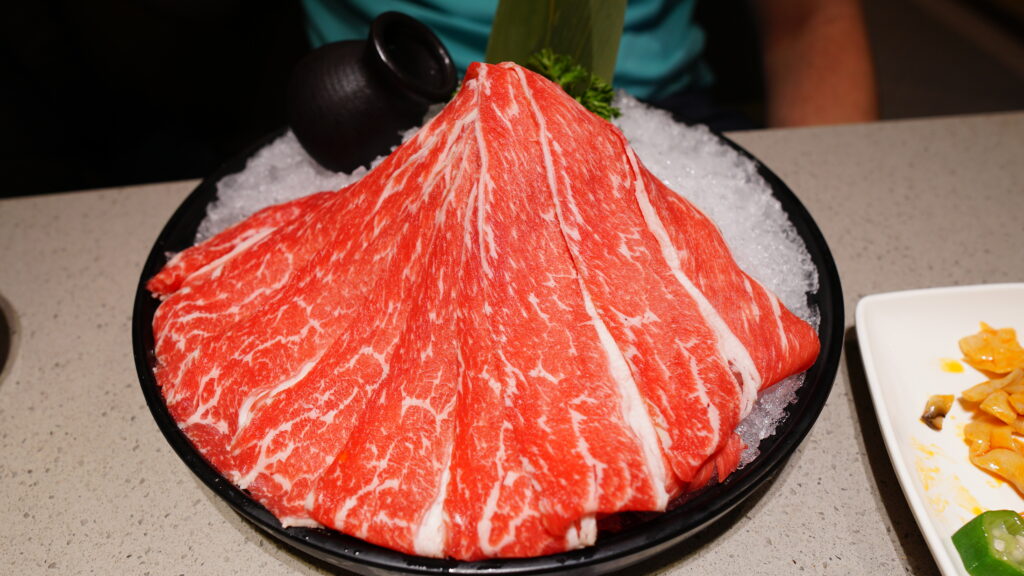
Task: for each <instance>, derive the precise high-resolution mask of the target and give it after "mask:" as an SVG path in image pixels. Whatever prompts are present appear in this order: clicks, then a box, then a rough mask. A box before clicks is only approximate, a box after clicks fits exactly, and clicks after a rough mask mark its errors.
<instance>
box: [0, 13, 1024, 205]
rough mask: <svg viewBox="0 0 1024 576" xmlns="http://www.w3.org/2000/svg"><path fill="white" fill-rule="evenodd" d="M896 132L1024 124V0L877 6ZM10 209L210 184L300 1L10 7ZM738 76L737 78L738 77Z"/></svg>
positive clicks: (296, 18)
mask: <svg viewBox="0 0 1024 576" xmlns="http://www.w3.org/2000/svg"><path fill="white" fill-rule="evenodd" d="M742 3H743V2H742V0H729V1H728V2H723V0H711V1H708V2H704V4H703V6H702V8H701V14H700V15H701V17H702V18H704V19H705V20H706V22H707V25H708V26H709V27H710V32H709V38H710V39H711V40H710V43H709V46H708V50H709V56H710V57H711V59H712V63H713V64H718V65H719V70H718V75H719V77H720V79H721V89H722V91H723V93H724V96H726V97H728V98H729V99H730V100H731V101H733V102H735V103H736V104H737V105H738V106H740V107H741V108H743V109H744V110H746V111H748V112H749V113H750V114H751V115H754V116H755V117H756V115H757V111H758V104H759V100H758V92H759V90H758V75H757V64H756V63H757V56H756V53H755V52H753V51H752V49H753V47H754V46H755V45H756V44H755V43H754V42H752V40H751V37H750V35H749V33H750V28H744V27H743V26H739V27H737V26H736V19H735V15H736V14H737V12H736V6H735V4H742ZM864 3H865V11H866V17H867V21H868V30H869V34H870V37H871V42H872V49H873V51H874V54H875V60H876V71H877V76H878V80H879V95H880V103H881V113H882V117H883V119H897V118H913V117H922V116H936V115H948V114H964V113H980V112H994V111H1003V110H1021V109H1024V35H1022V30H1024V13H1022V10H1024V8H1022V7H1021V6H1022V4H1024V3H1022V2H1020V1H1018V0H864ZM3 11H4V14H3V17H2V18H0V22H2V24H0V27H2V28H0V29H2V30H3V34H2V36H0V38H2V40H0V41H2V44H0V46H2V47H0V50H2V52H0V62H2V66H3V71H2V74H3V75H2V78H3V80H2V83H0V86H2V89H0V110H2V113H0V119H2V120H0V122H2V124H0V128H2V130H3V138H2V141H3V143H4V144H3V150H2V156H0V158H3V160H2V164H0V173H2V179H0V196H19V195H27V194H40V193H48V192H57V191H66V190H80V189H88V188H99V187H107V186H119V185H126V184H138V183H144V182H157V181H165V180H178V179H184V178H197V177H202V176H204V175H205V174H207V173H209V172H211V171H212V170H213V169H215V168H216V167H217V166H218V165H219V164H220V163H221V162H223V161H224V160H226V159H227V158H229V157H230V156H232V155H234V154H236V153H237V152H238V151H239V150H241V149H243V148H245V147H246V145H247V144H249V143H251V142H253V141H254V140H256V139H257V138H259V137H261V136H263V135H264V134H266V133H268V132H270V131H271V130H274V129H277V128H279V127H281V126H283V125H284V123H285V120H284V99H285V85H286V81H287V78H288V74H289V71H290V69H291V66H292V64H293V63H294V62H295V61H296V60H297V59H298V58H299V57H301V55H302V54H304V53H305V52H306V51H308V49H309V47H308V45H307V42H306V38H305V34H304V30H303V24H302V12H301V8H300V6H299V3H298V1H297V0H277V1H272V0H250V1H243V0H208V1H204V0H133V1H129V0H90V1H88V2H81V1H78V2H73V1H70V0H65V1H53V0H51V1H36V2H15V3H8V5H7V6H5V8H4V9H3ZM730 70H731V71H732V73H731V74H730V73H729V71H730Z"/></svg>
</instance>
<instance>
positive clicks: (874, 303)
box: [856, 284, 1024, 576]
mask: <svg viewBox="0 0 1024 576" xmlns="http://www.w3.org/2000/svg"><path fill="white" fill-rule="evenodd" d="M856 322H857V339H858V341H859V343H860V349H861V354H862V355H863V359H864V368H865V373H866V375H867V380H868V386H869V388H870V390H871V398H872V401H873V402H874V406H875V413H876V414H877V415H878V424H879V426H880V427H881V430H882V436H883V438H884V439H885V445H886V448H887V449H888V451H889V458H890V459H891V460H892V465H893V468H895V470H896V476H897V477H898V478H899V481H900V485H901V486H902V487H903V493H904V494H905V495H906V497H907V501H908V502H909V504H910V508H911V510H912V511H913V513H914V516H915V518H916V519H917V524H918V525H919V526H920V527H921V532H922V533H923V534H924V537H925V540H926V541H927V542H928V547H929V548H930V549H931V551H932V554H933V555H934V556H935V561H936V563H937V564H938V565H939V569H940V570H941V571H942V573H943V574H945V575H947V576H951V575H954V574H963V575H965V576H966V574H967V572H966V571H965V570H964V568H963V564H961V563H960V556H959V554H957V551H956V548H955V547H954V546H953V542H952V540H951V539H950V538H951V536H952V535H953V533H954V532H956V531H957V530H958V529H959V528H960V527H961V526H963V525H964V523H966V522H967V521H968V520H970V519H971V518H973V517H974V516H976V515H977V514H979V513H981V512H983V511H985V510H993V509H1010V510H1017V511H1021V510H1024V499H1022V498H1021V497H1020V495H1018V494H1017V492H1016V491H1015V490H1014V489H1013V487H1012V486H1010V485H1008V484H1006V483H1005V482H1001V481H999V480H997V479H995V478H994V477H992V476H990V475H988V474H986V473H984V472H982V471H981V470H978V469H977V468H975V467H974V466H973V465H972V464H971V463H970V462H969V461H968V456H967V444H966V443H964V440H963V428H964V426H965V425H966V424H967V422H969V415H968V413H967V412H966V411H965V410H964V409H963V407H962V406H961V405H960V403H959V402H955V403H954V406H953V409H952V411H950V413H949V415H948V416H947V417H946V420H945V424H944V425H943V428H942V430H941V431H936V430H932V429H931V428H929V427H927V426H926V425H925V424H924V423H923V422H921V420H920V417H921V412H922V411H923V410H924V406H925V403H926V402H927V400H928V397H929V396H931V395H933V394H954V395H956V396H957V398H959V396H960V393H961V392H962V391H963V390H965V389H967V388H969V387H970V386H973V385H974V384H977V383H978V382H982V381H984V380H985V379H986V378H985V376H984V375H982V374H981V373H980V372H978V371H976V370H975V369H973V368H971V367H970V366H968V365H967V364H965V363H964V362H963V361H962V355H961V353H960V348H959V345H958V343H959V341H960V339H961V338H963V337H964V336H967V335H969V334H974V333H975V332H977V331H978V329H979V323H980V322H985V323H987V324H989V325H991V326H992V327H995V328H1003V327H1012V328H1015V329H1016V330H1017V333H1018V337H1024V284H990V285H982V286H960V287H952V288H933V289H927V290H911V291H906V292H892V293H888V294H875V295H872V296H867V297H865V298H863V299H861V301H860V302H859V303H858V304H857V318H856ZM950 360H955V361H958V362H959V363H960V364H961V365H962V366H963V368H964V370H963V372H961V373H955V372H950V371H949V370H948V368H947V367H944V364H945V363H946V362H948V361H950Z"/></svg>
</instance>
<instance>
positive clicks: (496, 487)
mask: <svg viewBox="0 0 1024 576" xmlns="http://www.w3.org/2000/svg"><path fill="white" fill-rule="evenodd" d="M149 288H150V290H152V291H153V292H154V294H156V295H157V296H159V297H160V298H162V299H163V302H162V304H161V306H160V308H159V310H158V312H157V315H156V318H155V319H154V333H155V336H156V355H157V367H156V375H157V379H158V381H159V383H160V385H161V388H162V391H163V393H164V397H165V399H166V402H167V406H168V408H169V410H170V412H171V414H172V415H173V416H174V418H175V419H176V421H177V422H178V423H179V425H180V426H181V428H182V430H183V431H184V432H185V434H186V435H187V436H188V437H189V438H190V439H191V441H192V442H193V444H194V445H195V446H196V448H197V449H198V450H199V451H200V452H201V453H202V454H203V455H204V457H206V458H207V460H209V461H210V462H211V463H212V464H213V465H214V466H215V467H216V468H217V469H218V470H220V471H221V473H223V474H224V475H225V476H226V477H228V478H229V479H231V480H232V481H234V482H235V483H236V484H237V485H238V486H240V487H242V488H244V489H247V490H249V492H250V493H251V494H252V495H253V497H254V498H256V499H257V500H259V501H260V502H261V503H263V504H264V505H265V506H266V507H267V508H268V509H269V510H270V511H271V512H273V513H274V514H275V515H276V516H277V517H278V518H279V519H280V520H281V521H282V523H283V524H285V525H324V526H328V527H331V528H334V529H337V530H339V531H341V532H344V533H347V534H351V535H354V536H356V537H359V538H362V539H365V540H367V541H369V542H372V543H375V544H379V545H381V546H386V547H389V548H392V549H395V550H398V551H401V552H405V553H409V554H416V555H422V556H437V557H441V556H448V557H453V558H458V559H466V560H469V559H479V558H485V557H518V556H534V555H541V554H548V553H554V552H559V551H564V550H568V549H573V548H578V547H582V546H586V545H589V544H592V543H593V542H594V540H595V538H596V535H597V520H598V519H599V518H601V517H604V516H607V515H609V514H614V513H616V512H621V511H630V510H633V511H635V510H653V511H658V510H664V509H665V507H666V506H667V504H668V503H669V501H670V500H671V499H672V498H674V497H676V496H678V495H680V494H682V493H684V492H686V491H689V490H694V489H697V488H700V487H702V486H703V485H705V484H706V483H707V482H708V481H709V480H710V479H712V478H714V477H715V476H717V477H719V478H724V477H725V476H726V475H728V474H729V473H730V472H732V470H733V469H735V467H736V465H737V462H738V457H739V453H740V451H741V450H742V449H743V445H742V442H741V441H740V440H739V437H738V436H737V435H736V433H735V429H736V426H737V424H738V423H739V422H740V420H741V419H742V418H743V417H744V416H745V415H746V414H747V413H748V412H749V410H750V408H751V405H752V403H753V401H754V400H755V398H756V396H757V393H758V391H759V390H761V389H763V388H764V387H766V386H770V385H771V384H773V383H775V382H777V381H778V380H781V379H782V378H784V377H786V376H788V375H790V374H794V373H797V372H800V371H803V370H805V369H806V368H807V367H809V366H810V364H811V363H813V361H814V359H815V357H816V355H817V352H818V341H817V338H816V336H815V333H814V331H813V330H812V329H811V328H810V327H809V326H808V325H807V324H805V323H804V322H802V321H801V320H799V319H798V318H796V317H795V316H793V314H791V313H790V312H789V311H787V310H786V309H785V308H784V307H783V306H782V305H781V304H780V303H779V301H778V300H777V299H776V297H775V296H774V295H772V294H771V293H769V292H767V291H766V290H765V289H764V288H762V287H761V286H760V285H759V284H758V283H757V282H756V281H755V280H754V279H752V278H750V277H749V276H747V275H746V274H745V273H743V271H742V270H740V269H739V268H738V267H737V266H736V264H735V262H734V261H733V260H732V257H731V256H730V253H729V250H728V247H727V246H726V245H725V243H724V241H723V240H722V238H721V235H720V234H719V233H718V230H717V229H716V227H715V225H714V224H713V223H712V222H711V221H710V220H708V219H707V217H705V216H704V215H703V214H702V213H700V212H699V211H698V210H697V209H696V208H694V207H693V206H692V205H691V204H690V203H689V202H687V201H686V200H684V199H683V198H682V197H680V196H679V195H678V194H676V193H674V192H673V191H671V190H669V189H667V188H666V187H665V186H664V185H663V184H662V183H661V182H660V181H659V180H658V179H657V178H655V177H653V176H652V175H651V174H650V172H648V171H647V170H646V169H645V168H644V167H643V164H642V163H641V162H640V160H639V159H638V158H637V157H636V155H635V154H634V153H633V151H632V149H631V148H630V147H629V145H628V143H627V142H626V140H625V139H624V137H623V136H622V134H621V133H620V132H619V130H618V129H616V128H615V127H614V126H612V125H611V124H609V123H608V122H605V121H604V120H601V119H600V118H598V117H596V116H594V115H593V114H591V113H590V112H588V111H586V110H585V109H583V108H582V107H581V106H579V105H578V104H577V103H576V102H575V101H574V100H573V99H571V98H570V97H568V96H567V95H566V94H565V93H564V92H562V90H561V89H560V88H559V87H558V86H556V85H555V84H552V83H551V82H549V81H547V80H545V79H543V78H541V77H540V76H538V75H535V74H533V73H532V72H529V71H527V70H525V69H523V68H520V67H518V66H515V65H513V64H500V65H496V66H490V65H484V64H475V65H473V66H472V67H471V68H470V70H469V72H468V74H467V75H466V78H465V80H464V82H463V86H462V89H461V90H460V91H459V93H458V95H457V96H456V97H455V98H454V100H452V102H451V103H450V104H449V105H448V106H447V107H446V108H445V109H444V110H443V111H442V112H441V114H440V115H438V116H437V117H436V118H434V119H433V120H431V121H430V122H429V123H428V124H427V125H425V126H424V127H423V128H422V129H421V130H420V131H419V132H418V133H417V134H416V135H415V136H414V137H413V138H411V139H410V140H409V141H408V142H406V143H405V144H403V145H402V146H401V147H399V148H398V149H396V150H395V151H394V152H393V153H392V154H391V155H390V156H389V157H388V158H387V159H385V160H384V161H383V162H382V163H381V164H380V165H379V166H377V167H376V168H375V169H374V170H372V171H371V172H369V173H368V174H367V175H366V176H365V177H364V178H363V179H362V180H360V181H359V182H357V183H355V184H353V185H351V186H349V187H347V188H344V189H342V190H339V191H337V192H333V193H320V194H315V195H312V196H309V197H306V198H302V199H299V200H296V201H293V202H290V203H286V204H283V205H279V206H275V207H271V208H267V209H265V210H263V211H261V212H258V213H257V214H255V215H254V216H253V217H251V218H250V219H249V220H247V221H245V222H243V223H241V224H238V225H237V226H235V227H233V228H231V229H229V230H227V231H225V232H223V233H222V234H220V235H219V236H216V237H214V238H212V239H210V240H209V241H207V242H205V243H203V244H201V245H198V246H195V247H193V248H190V249H188V250H186V251H184V252H182V253H181V254H178V255H177V256H175V257H174V258H173V259H172V260H171V262H169V263H168V265H167V267H166V268H165V269H164V270H163V271H161V272H160V273H159V274H158V275H157V276H156V277H154V278H153V279H152V280H151V281H150V283H149Z"/></svg>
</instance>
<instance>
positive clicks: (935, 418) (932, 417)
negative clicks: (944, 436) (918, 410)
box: [921, 394, 953, 430]
mask: <svg viewBox="0 0 1024 576" xmlns="http://www.w3.org/2000/svg"><path fill="white" fill-rule="evenodd" d="M952 407H953V395H952V394H936V395H934V396H931V397H929V398H928V402H927V403H926V404H925V405H924V412H923V413H922V414H921V421H922V422H924V423H925V424H927V425H928V427H930V428H932V429H933V430H942V421H943V420H944V419H945V418H946V414H949V409H950V408H952Z"/></svg>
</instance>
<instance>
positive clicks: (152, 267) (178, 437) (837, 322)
mask: <svg viewBox="0 0 1024 576" xmlns="http://www.w3.org/2000/svg"><path fill="white" fill-rule="evenodd" d="M281 133H282V132H278V133H275V134H271V135H269V136H267V137H266V138H265V139H263V140H261V141H259V142H257V143H256V144H254V145H253V146H252V147H251V148H250V149H248V150H246V151H244V152H243V153H242V154H240V155H239V156H237V157H236V158H235V159H233V160H232V161H230V162H228V163H227V164H225V165H224V166H223V167H221V168H220V169H219V170H218V171H217V172H215V173H214V174H212V175H210V176H209V177H208V178H206V179H205V180H203V182H202V183H201V184H200V185H199V187H197V188H196V189H195V190H194V191H193V192H192V193H191V194H190V195H189V196H188V198H186V199H185V201H184V202H183V203H182V204H181V206H180V207H179V208H178V210H177V211H176V212H175V213H174V215H173V216H172V217H171V219H170V220H169V221H168V222H167V225H166V226H165V227H164V229H163V231H162V232H161V233H160V236H159V237H158V238H157V240H156V244H155V245H154V246H153V249H152V251H151V252H150V254H149V258H148V259H147V260H146V264H145V267H144V268H143V269H142V276H141V278H140V279H139V285H138V289H137V291H136V294H135V309H134V315H133V319H132V341H133V347H134V351H135V366H136V369H137V370H138V373H139V381H140V383H141V385H142V391H143V393H144V394H145V396H146V402H147V404H148V405H149V409H150V411H151V412H152V413H153V418H154V419H155V420H156V423H157V425H158V426H159V427H160V430H161V431H162V432H163V434H164V436H165V437H166V438H167V441H168V442H169V443H170V445H171V446H172V447H173V448H174V450H175V452H177V453H178V456H180V457H181V459H182V460H183V461H184V462H185V464H186V465H187V466H188V467H189V468H190V469H191V470H192V472H193V473H195V475H196V476H198V477H199V479H200V480H202V481H203V482H204V483H205V484H206V485H207V486H208V487H209V488H210V489H211V490H213V491H214V492H215V493H216V494H217V495H218V496H219V497H220V498H222V499H224V501H225V502H227V503H228V504H229V505H230V506H231V507H232V508H233V509H234V510H235V511H237V512H238V513H239V514H240V515H242V516H243V517H244V518H246V519H247V520H249V521H251V522H252V523H253V524H255V525H256V526H258V527H259V528H261V529H262V530H264V531H265V532H266V533H267V534H269V535H270V536H272V537H273V538H275V539H277V540H279V541H280V542H282V543H284V544H285V545H287V546H290V547H292V548H295V549H296V550H298V551H301V552H303V553H305V554H308V555H310V556H312V557H314V558H316V559H319V560H321V561H324V562H327V563H328V564H331V565H333V566H337V567H340V568H343V569H346V570H350V571H352V572H356V573H360V574H440V573H454V574H484V573H486V574H488V575H510V574H516V575H526V574H531V575H533V574H548V573H555V572H557V573H559V574H606V573H610V572H614V571H617V570H621V569H623V568H625V567H627V566H630V565H633V564H636V563H638V562H641V561H644V560H647V559H649V558H651V557H653V556H655V555H657V554H660V553H662V552H665V551H666V550H669V549H671V548H672V547H673V546H675V545H676V544H679V543H680V542H682V541H683V540H685V539H687V538H688V537H690V536H691V535H693V534H694V533H696V532H698V531H700V530H702V529H703V528H705V527H706V526H708V525H709V524H711V523H712V522H714V521H715V520H717V519H718V518H720V517H721V516H722V515H724V514H725V513H726V512H728V511H729V510H731V509H732V508H734V507H735V506H736V505H737V504H739V503H740V502H742V501H743V500H744V499H746V498H747V497H748V496H750V494H751V493H752V492H754V490H755V489H756V488H757V487H758V486H760V485H761V484H762V483H764V482H765V481H766V480H768V479H769V478H771V477H772V475H773V474H774V473H775V472H777V471H778V470H779V469H780V468H781V467H782V466H783V464H785V462H786V460H787V459H788V457H789V456H790V455H791V454H792V453H793V451H794V450H795V449H796V447H797V446H798V445H799V444H800V442H801V441H802V440H803V439H804V437H805V436H806V435H807V433H808V431H810V429H811V426H812V425H813V424H814V422H815V420H817V418H818V415H819V414H820V413H821V410H822V408H823V407H824V405H825V400H826V399H827V398H828V395H829V392H830V391H831V389H832V383H833V381H834V380H835V376H836V371H837V370H838V367H839V356H840V352H841V351H842V347H843V297H842V289H841V287H840V285H839V273H838V271H837V270H836V266H835V262H834V261H833V259H832V255H831V253H830V252H829V249H828V245H827V244H826V243H825V239H824V237H823V236H822V234H821V231H820V230H819V229H818V227H817V225H816V224H815V223H814V220H813V219H812V218H811V216H810V214H809V213H808V212H807V210H806V209H805V208H804V206H803V204H801V203H800V201H799V200H798V199H797V197H796V196H795V195H794V194H793V192H792V191H791V190H790V189H789V188H788V187H787V186H786V185H785V184H784V183H783V182H782V181H781V180H780V179H779V178H778V177H777V176H776V175H775V174H773V173H772V172H771V171H770V170H768V168H767V167H765V166H764V165H763V164H761V162H759V161H758V160H757V159H756V158H754V157H753V156H752V155H751V154H750V153H748V152H747V151H746V150H744V149H743V148H741V147H740V146H738V145H737V144H735V143H734V142H732V141H731V140H728V139H727V138H725V137H722V136H719V137H720V138H721V139H722V141H723V142H724V143H725V144H727V145H729V146H730V147H732V148H734V149H736V150H737V151H738V152H739V153H740V154H742V155H744V156H746V157H748V158H749V159H751V160H752V161H753V162H754V163H755V164H756V166H757V170H758V172H759V173H760V175H761V176H762V177H763V178H764V179H765V181H766V182H767V183H768V184H769V186H770V187H771V189H772V192H773V194H774V196H775V197H776V198H777V199H778V200H779V202H780V203H781V205H782V208H783V210H784V211H785V212H786V214H787V215H788V216H789V219H790V220H791V221H792V223H793V225H794V226H795V227H796V230H797V233H798V234H799V235H800V237H801V238H802V239H803V241H804V243H805V244H806V246H807V250H808V252H809V253H810V255H811V259H812V260H813V262H814V265H815V266H816V267H817V270H818V279H819V286H818V290H817V292H815V293H813V294H809V295H808V299H809V301H810V303H811V304H813V305H814V306H816V307H817V309H818V310H819V311H820V314H821V323H820V325H819V327H818V336H819V338H820V340H821V353H820V355H819V356H818V360H817V361H816V362H815V363H814V365H813V366H811V368H810V369H809V370H808V371H807V373H806V377H805V381H804V384H803V385H802V386H801V387H800V389H799V390H798V391H797V399H796V402H795V403H793V404H791V405H790V406H789V408H788V410H787V411H788V415H787V417H786V418H785V419H784V420H783V422H782V423H781V424H780V425H779V427H778V428H777V429H776V431H775V434H774V435H772V436H770V437H768V438H765V439H764V440H762V441H761V444H760V446H759V452H760V453H759V455H758V456H757V458H755V459H754V460H753V461H752V462H750V463H749V464H747V465H746V466H744V467H743V468H741V469H740V470H737V471H736V472H734V473H733V474H732V475H730V476H729V477H728V478H726V480H725V482H722V483H719V484H715V485H713V486H710V487H708V488H706V489H704V490H702V491H701V492H699V493H697V494H696V495H695V496H693V497H692V498H691V499H689V500H688V501H686V502H685V503H684V504H682V505H681V506H679V507H677V508H675V509H673V510H671V511H669V512H666V513H664V514H660V515H656V516H653V517H651V518H650V519H646V520H643V521H640V522H637V523H635V524H633V525H632V526H630V527H628V528H626V529H624V530H622V531H620V532H617V533H614V534H602V536H601V537H600V538H599V539H598V542H597V543H596V544H595V545H594V546H590V547H588V548H585V549H582V550H575V551H572V552H565V553H561V554H553V555H550V556H541V557H538V558H524V559H506V560H485V561H480V562H459V561H454V560H438V559H432V558H420V557H415V556H407V555H405V554H400V553H398V552H394V551H392V550H388V549H385V548H381V547H379V546H374V545H372V544H368V543H366V542H364V541H362V540H359V539H357V538H353V537H350V536H346V535H344V534H341V533H339V532H335V531H333V530H327V529H313V528H295V527H292V528H283V527H282V526H281V524H280V523H279V522H278V521H277V519H276V518H275V517H274V516H273V515H272V514H270V512H268V511H267V510H266V509H265V508H264V507H263V506H261V505H260V504H259V503H257V502H256V501H255V500H253V499H251V498H250V497H249V496H248V495H246V493H245V492H243V491H242V490H239V489H238V488H236V487H235V486H234V485H233V484H231V482H229V481H228V480H227V479H225V478H224V477H223V476H221V475H220V473H218V472H217V470H215V469H214V468H213V467H212V466H210V465H209V464H208V463H207V462H206V461H205V460H203V458H202V456H200V455H199V453H198V451H196V449H195V448H194V447H193V446H192V444H191V443H190V442H189V440H188V438H186V437H185V435H184V434H183V433H182V432H181V430H180V429H179V428H178V425H177V424H176V423H175V422H174V420H173V419H172V418H171V416H170V414H169V413H168V411H167V407H166V405H165V404H164V400H163V396H161V393H160V388H159V386H158V385H157V382H156V379H155V377H154V375H153V366H154V363H155V358H154V355H153V330H152V326H153V314H154V312H155V311H156V308H157V306H158V305H159V301H158V300H157V299H155V298H153V297H152V296H151V295H150V293H149V292H148V291H147V290H146V286H145V284H146V281H147V280H148V279H149V278H151V277H153V276H154V275H155V274H156V273H157V272H159V271H160V269H161V268H163V266H164V264H165V263H166V262H167V259H168V254H171V253H174V252H178V251H181V250H183V249H185V248H187V247H189V246H191V245H192V243H193V241H194V239H195V235H196V230H197V229H198V227H199V223H200V222H201V221H202V220H203V218H204V217H205V215H206V208H207V205H209V204H210V203H211V202H213V201H214V199H215V198H216V193H217V182H218V181H219V180H220V179H221V178H222V177H224V176H226V175H228V174H232V173H235V172H239V171H241V170H242V169H244V167H245V163H246V160H247V159H248V158H249V157H250V156H251V155H253V154H254V153H255V152H256V151H258V150H259V149H260V148H262V147H263V146H264V145H266V144H267V143H269V142H270V141H271V140H273V139H274V138H276V137H277V136H279V135H280V134H281Z"/></svg>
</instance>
